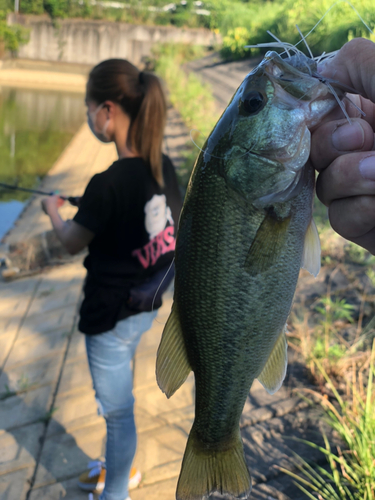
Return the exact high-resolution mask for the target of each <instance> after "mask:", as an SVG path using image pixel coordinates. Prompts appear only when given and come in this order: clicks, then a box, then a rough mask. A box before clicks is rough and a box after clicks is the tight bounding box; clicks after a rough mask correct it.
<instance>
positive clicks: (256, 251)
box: [245, 213, 290, 276]
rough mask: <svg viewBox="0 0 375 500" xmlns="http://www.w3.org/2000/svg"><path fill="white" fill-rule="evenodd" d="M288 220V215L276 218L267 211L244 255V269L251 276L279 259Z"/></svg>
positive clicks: (264, 269) (283, 245)
mask: <svg viewBox="0 0 375 500" xmlns="http://www.w3.org/2000/svg"><path fill="white" fill-rule="evenodd" d="M289 222H290V217H286V218H284V219H278V218H277V217H275V216H273V215H272V214H270V213H267V215H266V216H265V218H264V219H263V222H262V224H261V225H260V226H259V229H258V231H257V233H256V235H255V238H254V241H253V242H252V244H251V246H250V250H249V252H248V254H247V256H246V260H245V270H246V271H247V272H248V273H249V274H250V275H251V276H256V275H257V274H260V273H263V272H265V271H267V270H268V269H269V268H270V267H272V266H273V265H274V264H276V262H278V261H279V259H280V254H281V252H282V251H285V242H286V236H287V229H288V226H289Z"/></svg>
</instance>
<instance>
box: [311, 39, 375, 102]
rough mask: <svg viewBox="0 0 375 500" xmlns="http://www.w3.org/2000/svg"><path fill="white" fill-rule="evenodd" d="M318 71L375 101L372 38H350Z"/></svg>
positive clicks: (373, 46) (374, 56)
mask: <svg viewBox="0 0 375 500" xmlns="http://www.w3.org/2000/svg"><path fill="white" fill-rule="evenodd" d="M318 71H319V73H321V74H322V75H323V76H325V77H327V78H332V79H333V80H337V81H339V82H340V83H343V84H345V85H348V86H349V87H352V88H354V89H355V90H356V91H357V92H358V93H359V94H361V95H362V96H363V97H366V98H367V99H370V100H371V101H372V102H375V43H373V42H371V41H370V40H366V39H365V38H354V39H353V40H350V42H348V43H346V44H345V45H344V46H343V47H342V48H341V49H340V50H339V51H338V52H337V54H336V55H335V57H333V58H332V59H327V60H326V61H324V62H323V63H321V64H320V65H319V66H318Z"/></svg>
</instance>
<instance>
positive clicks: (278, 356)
mask: <svg viewBox="0 0 375 500" xmlns="http://www.w3.org/2000/svg"><path fill="white" fill-rule="evenodd" d="M285 331H286V326H285V328H284V329H283V331H282V332H281V334H280V335H279V338H278V339H277V341H276V344H275V345H274V348H273V349H272V352H271V354H270V357H269V358H268V360H267V363H266V364H265V366H264V368H263V370H262V372H261V374H260V375H259V377H258V380H259V382H260V383H261V384H262V386H263V387H264V388H265V389H266V391H267V392H268V393H269V394H274V393H275V392H277V391H278V390H279V389H280V387H281V385H282V383H283V380H284V378H285V375H286V368H287V365H288V354H287V349H288V343H287V341H286V336H285Z"/></svg>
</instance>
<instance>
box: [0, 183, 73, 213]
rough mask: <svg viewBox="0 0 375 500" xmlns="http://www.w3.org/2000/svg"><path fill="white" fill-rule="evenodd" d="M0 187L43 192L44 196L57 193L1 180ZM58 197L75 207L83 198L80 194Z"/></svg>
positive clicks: (37, 192)
mask: <svg viewBox="0 0 375 500" xmlns="http://www.w3.org/2000/svg"><path fill="white" fill-rule="evenodd" d="M0 187H3V188H6V189H12V190H14V191H24V192H26V193H33V194H42V195H44V196H54V195H55V194H56V193H55V192H54V191H51V192H50V193H47V191H40V190H39V189H29V188H22V187H18V186H12V185H10V184H4V183H3V182H0ZM58 197H59V198H61V199H62V200H64V201H68V202H69V203H70V204H71V205H73V206H74V207H78V205H79V200H80V198H81V197H80V196H62V195H61V194H59V195H58Z"/></svg>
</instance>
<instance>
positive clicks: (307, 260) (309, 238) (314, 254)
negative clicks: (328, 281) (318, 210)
mask: <svg viewBox="0 0 375 500" xmlns="http://www.w3.org/2000/svg"><path fill="white" fill-rule="evenodd" d="M301 267H303V268H304V269H306V270H307V271H309V273H310V274H312V275H313V276H315V278H316V277H317V276H318V273H319V271H320V240H319V234H318V230H317V228H316V225H315V222H314V219H313V218H311V221H310V224H309V227H308V228H307V231H306V235H305V244H304V248H303V256H302V265H301Z"/></svg>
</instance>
